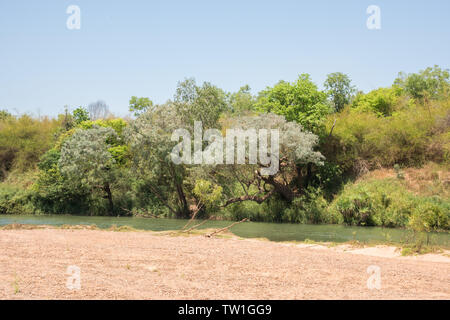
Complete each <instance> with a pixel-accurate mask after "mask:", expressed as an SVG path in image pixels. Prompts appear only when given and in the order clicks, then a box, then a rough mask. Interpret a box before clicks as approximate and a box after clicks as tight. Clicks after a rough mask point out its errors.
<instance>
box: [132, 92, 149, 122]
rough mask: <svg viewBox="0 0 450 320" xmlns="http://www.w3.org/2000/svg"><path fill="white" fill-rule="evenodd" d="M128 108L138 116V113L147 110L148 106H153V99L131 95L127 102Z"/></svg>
mask: <svg viewBox="0 0 450 320" xmlns="http://www.w3.org/2000/svg"><path fill="white" fill-rule="evenodd" d="M129 104H130V106H129V108H128V109H129V110H130V112H133V114H134V115H135V116H136V117H138V116H139V115H140V114H142V113H144V112H145V111H147V110H148V109H149V108H151V107H152V106H153V101H152V100H150V99H149V98H145V97H142V98H138V97H136V96H132V97H131V99H130V102H129Z"/></svg>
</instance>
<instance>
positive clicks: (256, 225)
mask: <svg viewBox="0 0 450 320" xmlns="http://www.w3.org/2000/svg"><path fill="white" fill-rule="evenodd" d="M186 222H187V220H178V219H149V218H131V217H91V216H69V215H43V216H26V215H0V226H2V225H7V224H13V223H20V224H34V225H55V226H60V225H63V224H66V225H96V226H97V227H99V228H109V227H111V226H112V225H116V226H130V227H133V228H135V229H141V230H152V231H165V230H177V229H181V228H182V227H183V226H184V225H185V224H186ZM229 224H231V222H230V221H208V222H206V223H205V224H204V225H202V226H201V227H200V228H219V227H225V226H228V225H229ZM231 231H232V232H233V233H234V234H236V235H237V236H240V237H243V238H267V239H269V240H272V241H293V240H297V241H304V240H306V239H309V240H314V241H328V242H345V241H350V240H358V241H360V242H366V243H370V242H380V241H381V242H384V241H389V242H393V243H401V242H404V241H405V240H407V239H408V237H411V233H410V231H407V230H402V229H387V228H379V227H349V226H342V225H309V224H278V223H263V222H245V223H241V224H238V225H236V226H234V227H233V228H232V229H231ZM430 239H431V241H432V243H433V244H438V245H441V246H445V247H450V234H449V233H433V234H431V237H430Z"/></svg>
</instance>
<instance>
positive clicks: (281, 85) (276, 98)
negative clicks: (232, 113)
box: [256, 74, 331, 133]
mask: <svg viewBox="0 0 450 320" xmlns="http://www.w3.org/2000/svg"><path fill="white" fill-rule="evenodd" d="M256 108H257V109H258V110H259V111H262V112H271V113H275V114H278V115H283V116H284V117H285V118H286V120H288V121H296V122H298V123H300V124H301V125H302V126H303V127H304V128H305V129H306V130H308V131H312V132H317V133H318V132H320V131H321V130H322V129H323V123H324V120H325V116H326V115H327V114H329V113H330V112H331V108H330V106H329V104H328V102H327V96H326V94H325V93H324V92H322V91H319V90H318V88H317V86H316V84H314V83H313V82H312V81H311V79H310V76H309V75H308V74H302V75H300V76H299V78H298V79H297V81H295V82H292V83H290V82H285V81H280V82H278V83H277V84H276V85H275V86H274V87H273V88H270V87H269V88H267V89H266V90H264V91H262V92H260V94H259V97H258V102H257V104H256Z"/></svg>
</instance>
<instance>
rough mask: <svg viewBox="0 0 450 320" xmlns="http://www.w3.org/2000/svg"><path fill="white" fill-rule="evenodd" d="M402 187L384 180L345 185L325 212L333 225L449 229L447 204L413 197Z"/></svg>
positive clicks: (434, 198)
mask: <svg viewBox="0 0 450 320" xmlns="http://www.w3.org/2000/svg"><path fill="white" fill-rule="evenodd" d="M404 183H405V182H404V181H403V180H398V179H395V178H387V179H383V180H373V179H371V180H366V181H360V182H357V183H351V184H347V185H346V186H345V187H344V189H343V191H342V192H341V193H340V194H339V195H338V196H337V197H336V198H335V199H334V201H333V202H332V203H331V204H330V206H329V208H328V211H329V215H330V218H331V220H332V222H333V223H339V222H341V221H343V222H344V223H346V224H349V225H365V226H384V227H406V226H408V225H409V226H417V224H418V223H421V224H424V225H428V226H431V227H430V228H434V229H433V230H437V229H449V222H448V221H449V212H450V210H449V209H450V203H449V202H448V200H444V199H441V198H440V197H438V196H434V197H422V196H416V195H414V194H412V193H410V192H409V191H408V190H407V189H406V187H405V185H404ZM413 217H414V218H413ZM416 229H417V228H416ZM430 230H432V229H430Z"/></svg>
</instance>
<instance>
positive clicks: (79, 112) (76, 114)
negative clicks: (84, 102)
mask: <svg viewBox="0 0 450 320" xmlns="http://www.w3.org/2000/svg"><path fill="white" fill-rule="evenodd" d="M72 115H73V120H74V122H75V124H76V125H79V124H80V123H82V122H83V121H88V120H90V118H89V111H87V110H86V109H85V108H83V107H78V108H76V109H75V110H73V112H72Z"/></svg>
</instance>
